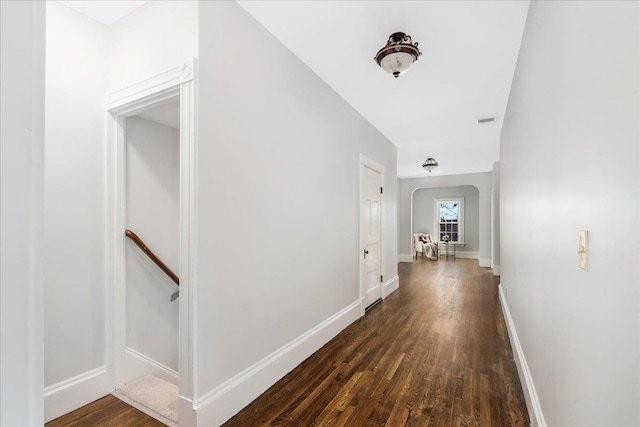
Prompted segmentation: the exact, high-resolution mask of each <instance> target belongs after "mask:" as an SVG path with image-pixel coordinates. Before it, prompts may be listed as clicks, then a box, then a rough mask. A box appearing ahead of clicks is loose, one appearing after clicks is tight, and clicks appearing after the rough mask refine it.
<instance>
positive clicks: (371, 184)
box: [360, 164, 382, 307]
mask: <svg viewBox="0 0 640 427" xmlns="http://www.w3.org/2000/svg"><path fill="white" fill-rule="evenodd" d="M361 173H362V176H361V179H362V194H361V198H362V199H361V201H360V236H361V237H360V239H361V241H362V246H363V252H362V253H361V254H360V257H361V263H362V268H361V271H362V278H361V279H360V280H361V281H362V282H361V283H362V284H363V288H364V306H365V307H368V306H370V305H371V304H373V303H375V302H376V301H378V300H379V299H380V298H381V297H382V283H381V282H382V269H381V262H380V261H381V243H382V236H381V233H380V230H381V220H382V217H381V213H382V211H381V204H382V203H381V201H382V194H381V193H382V174H381V173H380V172H378V171H376V170H374V169H371V168H370V167H368V166H367V165H366V164H363V166H362V168H361Z"/></svg>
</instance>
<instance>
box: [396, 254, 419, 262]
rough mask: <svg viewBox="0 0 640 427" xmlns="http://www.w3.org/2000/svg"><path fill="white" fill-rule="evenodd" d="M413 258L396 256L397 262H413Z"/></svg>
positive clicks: (401, 255) (411, 256)
mask: <svg viewBox="0 0 640 427" xmlns="http://www.w3.org/2000/svg"><path fill="white" fill-rule="evenodd" d="M413 261H415V258H414V256H413V255H407V254H400V255H398V262H413Z"/></svg>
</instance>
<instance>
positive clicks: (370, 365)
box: [47, 258, 529, 427]
mask: <svg viewBox="0 0 640 427" xmlns="http://www.w3.org/2000/svg"><path fill="white" fill-rule="evenodd" d="M399 276H400V287H399V289H398V290H397V291H396V292H393V293H392V294H391V295H389V296H388V297H387V298H386V299H385V300H384V301H382V302H381V303H380V304H378V305H377V306H375V307H374V308H372V309H371V310H370V311H369V312H367V314H366V315H365V316H364V317H362V318H361V319H360V320H357V321H356V322H354V323H353V324H351V325H350V326H349V327H347V328H346V329H345V330H344V331H342V332H341V333H340V334H339V335H338V336H337V337H335V338H334V339H333V340H331V341H330V342H328V343H327V344H326V345H325V346H324V347H322V348H321V349H320V350H319V351H317V352H316V353H314V354H313V355H312V356H311V357H309V358H308V359H307V360H305V361H304V362H303V363H302V364H300V365H299V366H298V367H297V368H296V369H294V370H293V371H291V372H290V373H289V374H288V375H287V376H285V377H284V378H283V379H282V380H280V381H279V382H277V383H276V384H275V385H273V386H272V387H271V388H270V389H269V390H267V391H266V392H265V393H264V394H262V395H261V396H260V397H258V398H257V399H256V400H254V401H253V402H252V403H251V404H249V405H248V406H247V407H246V408H244V409H243V410H242V411H240V412H239V413H238V414H236V415H235V416H234V417H233V418H231V419H230V420H228V421H227V422H226V423H225V424H224V427H235V426H237V427H249V426H273V425H289V426H311V425H321V426H331V427H334V426H356V427H357V426H364V425H373V424H375V425H387V426H404V425H406V424H407V423H408V424H409V425H435V426H454V425H455V426H459V425H465V426H479V425H499V426H528V425H529V417H528V414H527V410H526V406H525V400H524V396H523V394H522V388H521V386H520V381H519V379H518V374H517V371H516V365H515V362H514V359H513V354H512V351H511V347H510V344H509V340H508V336H507V330H506V326H505V321H504V318H503V315H502V311H501V308H500V302H499V299H498V283H499V278H497V277H495V276H493V272H492V270H491V269H488V268H480V267H478V263H477V261H476V260H473V259H455V260H449V261H445V260H440V261H435V262H434V261H429V260H427V259H426V258H425V259H418V260H417V261H414V262H412V263H400V264H399ZM101 400H104V399H101ZM99 402H100V401H98V402H94V403H93V404H91V405H88V406H86V407H84V408H81V409H79V410H77V411H75V412H72V413H71V414H68V415H65V416H64V417H61V418H59V419H57V420H55V421H54V422H52V423H49V424H47V426H48V427H54V426H70V425H78V424H77V423H74V422H73V421H74V420H76V421H77V422H80V423H84V424H83V425H99V422H98V423H97V424H96V423H92V422H91V420H92V419H94V418H91V417H92V411H91V410H90V407H92V405H95V404H97V403H99ZM106 403H107V404H108V406H107V407H105V408H100V407H98V406H96V407H94V408H93V413H94V415H95V413H103V414H104V413H105V412H111V413H110V415H109V416H110V419H112V420H120V421H121V422H122V424H118V425H119V426H126V425H130V426H134V425H156V424H155V420H149V419H146V418H144V417H146V416H145V415H144V414H141V413H139V414H138V416H140V417H142V418H138V419H136V421H133V424H127V423H126V421H127V419H128V417H129V416H131V415H130V414H134V413H136V412H137V411H136V410H134V409H133V408H131V407H128V406H127V405H126V404H124V403H118V402H114V401H113V399H109V400H108V401H106ZM124 413H126V414H127V416H125V415H123V414H124ZM132 420H133V418H132ZM87 421H88V422H87ZM140 422H143V423H146V422H148V423H149V424H137V423H140ZM109 425H115V424H109Z"/></svg>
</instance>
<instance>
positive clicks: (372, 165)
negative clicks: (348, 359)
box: [358, 153, 385, 317]
mask: <svg viewBox="0 0 640 427" xmlns="http://www.w3.org/2000/svg"><path fill="white" fill-rule="evenodd" d="M364 168H369V169H371V170H374V171H376V172H378V173H380V184H381V185H382V187H383V188H384V183H385V173H384V166H382V165H381V164H380V163H378V162H376V161H375V160H372V159H370V158H369V157H367V156H365V155H364V154H362V153H361V154H360V162H359V168H358V180H359V184H358V185H359V192H358V240H359V242H360V243H359V251H358V259H359V262H358V266H359V268H358V274H359V278H358V282H359V283H360V292H359V296H360V316H361V317H362V316H364V313H365V309H366V307H365V306H364V278H363V272H364V257H363V256H362V254H363V252H364V233H363V232H362V198H363V197H364V186H363V184H362V178H363V176H364ZM384 196H385V195H384V191H383V192H382V193H381V194H380V274H381V275H382V277H384V218H385V212H384V205H385V203H384ZM382 285H383V283H382V282H380V283H379V284H378V286H379V287H380V298H382V294H383V293H382Z"/></svg>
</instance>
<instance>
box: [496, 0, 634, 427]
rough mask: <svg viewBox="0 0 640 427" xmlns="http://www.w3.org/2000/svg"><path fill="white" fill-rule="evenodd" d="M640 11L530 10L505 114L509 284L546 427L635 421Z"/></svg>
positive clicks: (590, 6)
mask: <svg viewBox="0 0 640 427" xmlns="http://www.w3.org/2000/svg"><path fill="white" fill-rule="evenodd" d="M639 8H640V3H638V2H588V1H584V2H531V8H530V11H529V16H528V20H527V24H526V28H525V32H524V38H523V41H522V48H521V50H520V56H519V59H518V64H517V68H516V72H515V76H514V81H513V86H512V89H511V96H510V99H509V104H508V107H507V114H506V117H505V122H504V128H503V132H502V141H501V157H500V181H501V183H500V184H501V200H500V207H501V241H502V242H501V243H502V251H501V268H502V278H501V280H502V285H503V286H506V287H507V289H508V292H507V301H508V306H509V308H510V311H511V314H512V317H513V321H514V323H515V328H516V330H517V334H518V336H519V339H520V342H521V345H522V349H523V351H524V354H525V355H526V361H527V362H528V367H529V369H530V371H531V374H532V379H533V382H534V383H535V388H536V390H537V394H538V397H539V401H540V404H541V408H542V412H543V414H544V418H546V423H547V424H548V425H550V426H602V425H607V426H632V425H633V426H637V425H640V409H639V408H640V404H639V403H640V370H639V369H640V366H639V364H638V360H639V356H640V343H639V339H640V329H639V320H640V318H639V316H640V306H639V302H640V286H639V283H640V271H639V268H640V267H639V266H640V263H639V262H638V260H639V258H640V247H639V245H640V239H639V231H640V229H639V221H638V219H639V218H640V206H639V205H640V197H639V190H640V183H639V179H640V176H639V174H640V159H639V155H640V144H639V141H640V92H639V90H640V86H639V76H640V67H639V56H640V44H639V42H640V34H639V31H640V23H639V20H640V10H639ZM612 224H614V225H612ZM580 229H587V230H589V244H588V250H589V255H588V260H589V270H588V271H583V270H580V269H579V268H578V255H577V253H576V252H577V244H578V230H580Z"/></svg>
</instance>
